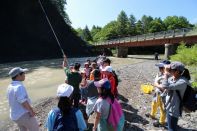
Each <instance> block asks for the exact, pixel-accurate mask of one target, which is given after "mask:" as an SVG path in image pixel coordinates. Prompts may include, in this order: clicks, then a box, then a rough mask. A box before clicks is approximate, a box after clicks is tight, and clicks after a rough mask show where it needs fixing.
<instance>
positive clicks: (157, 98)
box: [145, 60, 170, 127]
mask: <svg viewBox="0 0 197 131" xmlns="http://www.w3.org/2000/svg"><path fill="white" fill-rule="evenodd" d="M169 64H170V61H168V60H163V61H162V62H160V63H158V64H155V66H157V67H159V72H160V74H158V75H157V76H156V78H155V83H157V84H161V83H162V80H163V79H164V78H163V74H164V66H165V65H169ZM155 87H156V89H155V94H154V97H153V101H152V105H151V113H150V114H149V113H148V114H145V115H146V116H147V117H151V118H152V119H155V116H156V113H157V109H158V107H160V119H159V121H157V122H154V123H153V126H155V127H164V126H165V119H166V113H165V109H164V102H163V100H162V97H161V95H163V93H164V90H163V91H162V90H160V89H158V88H157V86H156V85H155Z"/></svg>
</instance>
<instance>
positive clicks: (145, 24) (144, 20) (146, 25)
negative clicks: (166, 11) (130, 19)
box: [141, 15, 153, 34]
mask: <svg viewBox="0 0 197 131" xmlns="http://www.w3.org/2000/svg"><path fill="white" fill-rule="evenodd" d="M152 20H153V17H151V16H146V15H143V16H142V18H141V22H142V28H143V34H145V33H148V30H149V26H150V23H151V21H152Z"/></svg>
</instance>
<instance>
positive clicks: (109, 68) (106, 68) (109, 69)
mask: <svg viewBox="0 0 197 131" xmlns="http://www.w3.org/2000/svg"><path fill="white" fill-rule="evenodd" d="M112 70H113V69H112V67H111V66H106V67H104V68H103V69H102V71H108V72H112Z"/></svg>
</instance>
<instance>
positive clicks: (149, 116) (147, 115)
mask: <svg viewBox="0 0 197 131" xmlns="http://www.w3.org/2000/svg"><path fill="white" fill-rule="evenodd" d="M145 116H146V117H148V118H151V119H153V120H155V119H156V118H155V117H154V116H152V115H151V114H150V113H147V114H145Z"/></svg>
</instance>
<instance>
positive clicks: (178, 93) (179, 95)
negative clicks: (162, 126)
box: [176, 90, 183, 116]
mask: <svg viewBox="0 0 197 131" xmlns="http://www.w3.org/2000/svg"><path fill="white" fill-rule="evenodd" d="M176 93H177V95H178V98H179V100H180V105H179V112H180V115H181V116H182V107H183V102H182V98H181V94H180V92H179V91H178V90H176Z"/></svg>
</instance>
